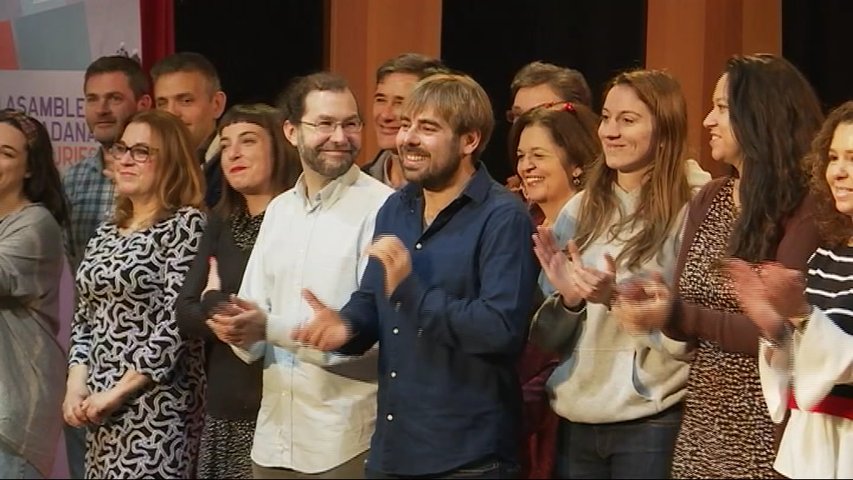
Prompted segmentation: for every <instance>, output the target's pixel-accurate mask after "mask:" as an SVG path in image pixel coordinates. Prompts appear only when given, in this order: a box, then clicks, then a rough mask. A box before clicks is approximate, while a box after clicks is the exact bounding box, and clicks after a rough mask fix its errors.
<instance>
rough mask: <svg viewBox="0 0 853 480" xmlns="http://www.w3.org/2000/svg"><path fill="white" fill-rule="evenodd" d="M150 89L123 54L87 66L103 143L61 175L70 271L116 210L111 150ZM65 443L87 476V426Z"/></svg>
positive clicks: (69, 433)
mask: <svg viewBox="0 0 853 480" xmlns="http://www.w3.org/2000/svg"><path fill="white" fill-rule="evenodd" d="M150 88H151V85H150V82H149V80H148V76H147V75H145V73H144V72H143V70H142V67H141V66H140V65H139V64H138V63H137V62H136V61H134V60H132V59H130V58H127V57H124V56H121V55H115V56H106V57H101V58H98V59H97V60H95V61H94V62H92V63H91V64H90V65H89V67H88V68H87V69H86V73H85V75H84V77H83V95H84V99H85V103H84V109H83V111H84V116H85V118H86V125H88V127H89V130H90V131H91V132H92V136H93V137H94V138H95V140H96V141H97V142H98V143H99V148H98V149H97V150H95V152H94V154H93V155H92V156H91V157H88V158H85V159H83V160H81V161H80V162H79V163H77V164H75V165H74V166H72V167H70V168H69V169H68V170H67V171H66V172H65V176H64V177H63V179H62V186H63V189H64V191H65V195H66V197H67V198H68V203H69V205H70V207H71V209H70V221H69V222H68V226H67V227H66V230H65V232H64V236H65V250H66V256H67V257H68V262H69V264H70V266H71V271H72V276H73V273H74V272H76V271H77V267H78V266H79V265H80V261H81V260H82V259H83V253H84V252H85V250H86V244H87V243H89V239H90V238H91V237H92V236H93V235H94V234H95V230H97V228H98V225H100V224H101V223H102V222H103V221H104V220H105V219H106V218H107V217H108V216H109V215H111V214H112V210H113V202H114V198H115V194H114V188H113V181H112V178H111V175H112V163H113V157H112V156H111V155H109V154H108V153H107V152H108V150H109V148H110V146H111V145H112V144H113V142H115V140H116V138H117V136H118V133H119V129H120V128H121V126H122V125H123V124H124V122H125V121H126V120H127V119H128V118H130V117H131V116H132V115H133V114H135V113H136V112H137V111H139V110H147V109H148V108H150V107H151V96H150V95H149V94H148V92H149V91H150ZM65 447H66V452H67V456H68V467H69V475H70V476H71V478H84V475H85V465H84V462H85V455H86V430H85V429H84V428H74V427H70V426H67V427H65Z"/></svg>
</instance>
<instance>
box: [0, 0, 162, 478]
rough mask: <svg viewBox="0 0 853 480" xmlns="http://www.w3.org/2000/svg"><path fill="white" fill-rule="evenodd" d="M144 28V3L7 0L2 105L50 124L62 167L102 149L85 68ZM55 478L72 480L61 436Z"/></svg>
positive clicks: (123, 49) (127, 45)
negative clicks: (89, 108) (87, 105)
mask: <svg viewBox="0 0 853 480" xmlns="http://www.w3.org/2000/svg"><path fill="white" fill-rule="evenodd" d="M142 1H147V0H142ZM156 3H160V2H156ZM140 31H141V27H140V0H85V1H83V0H2V1H0V108H9V107H11V108H17V109H20V110H24V111H26V112H27V113H29V114H30V115H32V116H34V117H36V118H38V119H39V120H41V121H42V122H44V124H45V127H47V130H48V132H50V138H51V141H52V142H53V149H54V153H55V159H56V164H57V166H58V167H59V170H60V171H61V172H64V171H65V170H66V169H67V168H68V167H69V166H71V165H73V164H74V163H76V162H78V161H80V160H81V159H83V158H85V157H86V156H88V155H90V154H91V153H92V152H93V151H94V149H95V148H97V144H96V143H95V142H94V140H93V138H92V136H91V134H90V133H89V129H88V128H87V127H86V121H85V119H84V117H83V74H84V72H85V70H86V67H87V66H88V65H89V63H91V62H92V61H93V60H94V59H96V58H98V57H100V56H103V55H112V54H116V53H121V54H125V55H128V56H137V57H138V56H139V55H140V51H141V43H142V40H141V35H140ZM67 270H68V269H67V268H66V272H65V273H64V275H63V279H62V298H61V303H60V314H61V322H62V331H61V332H60V334H59V340H60V343H62V345H63V347H65V348H66V349H67V345H68V338H69V325H70V323H71V316H72V311H73V305H72V303H73V300H72V298H73V293H72V292H73V282H72V280H71V274H70V273H69V272H68V271H67ZM52 478H68V466H67V462H66V456H65V445H64V440H63V439H62V438H60V444H59V445H57V455H56V462H55V464H54V472H53V475H52Z"/></svg>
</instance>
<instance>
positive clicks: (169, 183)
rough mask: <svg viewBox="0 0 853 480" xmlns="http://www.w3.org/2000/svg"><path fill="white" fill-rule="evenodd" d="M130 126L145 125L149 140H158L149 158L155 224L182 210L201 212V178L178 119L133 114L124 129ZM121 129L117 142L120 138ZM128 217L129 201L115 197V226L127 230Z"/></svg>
mask: <svg viewBox="0 0 853 480" xmlns="http://www.w3.org/2000/svg"><path fill="white" fill-rule="evenodd" d="M132 123H143V124H145V125H148V127H149V128H150V129H151V134H152V136H156V137H157V138H158V139H159V140H160V148H159V150H158V151H157V152H156V153H155V154H154V157H153V158H152V160H154V190H155V191H156V192H157V195H156V198H157V202H158V212H157V214H156V215H155V220H162V219H163V218H166V217H168V216H170V215H172V214H173V213H175V211H177V210H178V209H179V208H182V207H195V208H198V209H201V208H203V207H204V203H203V202H204V189H205V185H204V177H203V176H202V173H201V167H200V166H199V162H198V160H197V159H196V158H195V156H194V155H193V149H192V148H191V147H190V140H189V139H190V132H189V130H188V129H187V127H186V125H184V123H183V122H181V121H180V120H179V119H178V117H176V116H174V115H172V114H171V113H168V112H164V111H161V110H146V111H141V112H137V113H136V114H135V115H133V116H132V117H130V119H128V121H127V123H126V124H125V127H124V129H126V128H127V126H128V125H130V124H132ZM124 129H122V133H121V134H119V136H118V138H121V136H122V135H123V134H124ZM132 216H133V204H132V203H131V201H130V198H128V197H126V196H124V195H120V194H119V195H118V196H117V197H116V208H115V215H114V221H115V223H116V225H118V226H119V227H122V228H124V227H127V223H128V221H129V220H130V218H131V217H132Z"/></svg>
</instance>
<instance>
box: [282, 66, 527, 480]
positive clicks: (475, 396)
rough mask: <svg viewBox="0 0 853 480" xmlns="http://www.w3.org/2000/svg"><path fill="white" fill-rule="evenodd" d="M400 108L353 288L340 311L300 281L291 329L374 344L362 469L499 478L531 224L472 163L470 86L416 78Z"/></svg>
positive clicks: (512, 402) (513, 468)
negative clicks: (394, 184)
mask: <svg viewBox="0 0 853 480" xmlns="http://www.w3.org/2000/svg"><path fill="white" fill-rule="evenodd" d="M402 111H403V113H402V126H401V128H400V131H399V133H398V135H397V147H398V149H399V152H400V158H401V161H402V166H403V169H404V173H405V176H406V179H407V180H408V181H409V182H410V183H409V184H408V185H406V186H405V187H403V188H402V189H401V190H400V191H398V192H396V193H394V194H393V195H392V196H391V197H389V198H388V200H387V201H386V203H385V205H384V206H383V207H382V209H380V210H379V213H378V215H377V218H376V232H375V236H374V238H375V240H374V242H373V244H372V245H371V246H370V247H369V248H368V253H369V254H370V256H371V260H370V262H369V263H368V266H367V269H366V271H365V273H364V277H363V278H362V283H361V286H360V288H359V290H358V291H356V292H355V293H353V295H352V297H351V298H350V300H349V302H348V303H347V304H346V305H345V306H344V307H343V308H342V309H341V311H340V312H335V311H333V310H331V309H329V308H327V307H326V306H325V305H323V304H322V303H321V302H320V301H319V300H317V298H316V297H314V295H313V294H312V293H311V292H308V291H305V292H304V297H305V299H306V300H307V301H308V303H309V304H310V305H311V306H312V308H313V309H314V316H313V317H312V318H311V320H310V321H309V323H308V324H306V325H305V326H303V327H302V328H300V329H297V330H296V331H294V334H293V337H294V339H296V340H298V341H302V342H305V343H308V344H310V345H313V346H315V347H317V348H320V349H321V350H338V351H339V352H340V353H343V354H349V355H355V354H361V353H363V352H365V351H366V350H367V349H369V348H370V347H371V346H372V345H374V344H375V343H376V342H377V341H378V342H379V346H380V348H379V352H380V353H379V355H380V361H379V394H378V405H377V409H378V412H377V420H376V431H375V433H374V435H373V439H372V441H371V448H370V454H369V457H368V460H367V464H366V468H365V470H366V476H367V477H368V478H396V477H400V476H427V477H437V476H441V477H445V478H452V477H455V476H464V477H465V478H512V477H514V476H515V475H516V474H517V472H518V465H517V458H516V457H517V455H516V453H517V451H518V442H519V439H520V432H519V423H520V415H521V410H520V401H521V393H520V388H519V385H518V378H517V375H516V371H515V365H516V363H517V360H518V357H519V355H520V353H521V351H522V347H523V345H524V341H525V337H526V333H527V318H528V317H529V309H530V307H531V302H532V298H533V291H534V287H535V285H536V278H537V275H538V273H539V271H538V265H537V263H536V260H535V258H534V257H533V254H532V239H531V235H532V234H533V224H532V221H531V219H530V217H529V215H528V214H527V212H526V210H525V207H524V205H523V204H522V203H521V201H520V200H519V199H518V198H517V197H516V196H515V195H513V194H511V193H510V192H509V191H507V190H506V189H505V188H504V187H502V186H500V185H499V184H498V183H496V182H495V181H494V180H492V178H491V177H490V176H489V174H488V172H487V171H486V168H485V166H484V165H483V164H482V163H480V161H479V156H480V154H481V153H482V151H483V149H484V148H485V146H486V143H487V142H488V140H489V136H490V135H491V132H492V128H493V126H494V118H493V113H492V108H491V104H490V102H489V98H488V96H487V95H486V93H485V92H484V91H483V89H482V87H480V85H479V84H477V83H476V82H475V81H474V80H473V79H471V78H470V77H467V76H464V75H449V74H437V75H433V76H430V77H428V78H426V79H424V80H421V81H420V82H419V83H418V84H417V86H416V87H415V89H414V91H413V92H412V94H411V96H410V97H409V98H408V99H407V100H406V101H405V103H404V105H403V109H402Z"/></svg>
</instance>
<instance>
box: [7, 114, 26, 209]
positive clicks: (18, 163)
mask: <svg viewBox="0 0 853 480" xmlns="http://www.w3.org/2000/svg"><path fill="white" fill-rule="evenodd" d="M27 175H28V173H27V139H26V137H24V134H23V132H21V131H20V130H18V129H17V128H16V127H14V126H12V125H11V124H9V123H6V122H0V198H2V199H10V198H13V199H18V198H22V197H23V196H24V194H23V190H24V179H25V178H26V177H27Z"/></svg>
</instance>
